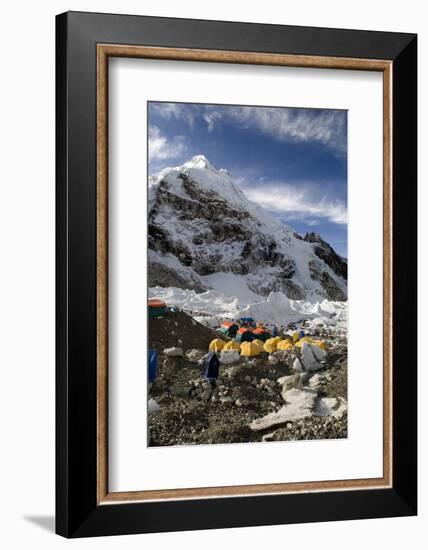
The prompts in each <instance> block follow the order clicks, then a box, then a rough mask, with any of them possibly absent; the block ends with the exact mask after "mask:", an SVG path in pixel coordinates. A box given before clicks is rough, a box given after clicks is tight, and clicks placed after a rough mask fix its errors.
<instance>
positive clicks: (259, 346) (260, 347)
mask: <svg viewBox="0 0 428 550" xmlns="http://www.w3.org/2000/svg"><path fill="white" fill-rule="evenodd" d="M251 343H252V344H254V345H255V346H257V347H258V348H259V349H260V351H265V349H264V343H263V342H262V341H261V340H259V339H258V338H256V339H255V340H253V341H252V342H251Z"/></svg>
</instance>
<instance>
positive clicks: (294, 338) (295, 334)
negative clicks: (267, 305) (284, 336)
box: [291, 330, 299, 342]
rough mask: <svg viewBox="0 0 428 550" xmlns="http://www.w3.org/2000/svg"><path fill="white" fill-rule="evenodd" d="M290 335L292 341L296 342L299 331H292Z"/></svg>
mask: <svg viewBox="0 0 428 550" xmlns="http://www.w3.org/2000/svg"><path fill="white" fill-rule="evenodd" d="M291 336H292V338H293V342H297V340H298V339H299V333H298V332H297V330H296V331H294V332H293V334H292V335H291Z"/></svg>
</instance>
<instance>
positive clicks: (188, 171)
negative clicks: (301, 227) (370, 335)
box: [149, 155, 346, 300]
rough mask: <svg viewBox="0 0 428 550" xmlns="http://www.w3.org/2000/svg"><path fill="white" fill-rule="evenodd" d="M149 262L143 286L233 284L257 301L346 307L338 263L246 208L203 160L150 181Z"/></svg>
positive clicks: (227, 180) (223, 176)
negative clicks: (283, 299)
mask: <svg viewBox="0 0 428 550" xmlns="http://www.w3.org/2000/svg"><path fill="white" fill-rule="evenodd" d="M149 260H150V262H151V267H150V268H149V269H150V270H151V272H150V273H149V276H150V278H151V283H150V286H156V285H160V286H178V287H181V288H188V289H192V288H193V289H195V290H202V289H207V288H216V284H217V283H218V282H220V285H223V282H224V281H226V280H228V281H229V282H230V281H231V280H232V279H233V281H232V282H233V285H232V286H233V287H234V289H235V290H236V288H238V289H240V288H241V287H242V288H243V289H244V290H245V288H246V289H247V291H250V292H253V293H255V294H257V295H259V296H266V295H268V294H269V292H271V291H280V292H284V293H285V294H286V295H287V296H288V297H289V298H292V299H302V298H309V299H311V298H313V297H314V298H316V299H319V298H329V299H334V300H344V299H346V261H345V260H343V259H342V258H340V257H338V256H337V254H336V253H335V252H334V250H333V249H332V248H331V247H330V246H329V245H328V243H326V242H325V241H323V240H322V238H321V237H319V236H318V235H315V234H308V235H307V236H305V238H302V237H300V236H299V235H297V234H296V233H295V232H294V230H293V229H292V228H291V227H289V226H287V225H285V224H283V223H281V222H280V221H278V220H276V219H275V218H273V217H272V215H271V214H270V213H269V212H268V211H267V210H265V209H264V208H262V207H261V206H259V205H258V204H256V203H254V202H252V201H250V200H249V199H248V198H247V197H246V195H245V193H244V191H243V190H242V189H241V187H240V185H238V184H237V183H236V182H235V181H234V180H233V178H232V177H231V176H230V175H229V173H228V172H227V170H224V169H220V170H217V169H216V168H215V167H214V166H213V165H212V164H211V162H210V161H209V160H208V159H207V158H206V157H205V156H204V155H196V156H194V157H193V158H192V159H191V160H189V161H188V162H185V163H184V164H183V165H181V166H176V167H171V168H170V167H168V168H164V169H163V170H161V171H160V172H158V173H157V174H154V175H153V176H150V178H149ZM226 274H227V276H226ZM217 275H218V277H217Z"/></svg>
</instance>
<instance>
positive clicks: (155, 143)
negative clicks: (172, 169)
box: [149, 126, 187, 162]
mask: <svg viewBox="0 0 428 550" xmlns="http://www.w3.org/2000/svg"><path fill="white" fill-rule="evenodd" d="M186 151H187V141H186V138H185V137H184V136H174V137H173V138H172V139H167V138H166V136H164V135H163V134H162V132H161V131H160V130H159V128H158V127H157V126H150V127H149V160H150V162H153V161H155V160H166V159H175V158H178V157H180V156H181V155H184V154H186Z"/></svg>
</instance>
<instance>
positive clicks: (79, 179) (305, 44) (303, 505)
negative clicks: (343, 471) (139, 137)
mask: <svg viewBox="0 0 428 550" xmlns="http://www.w3.org/2000/svg"><path fill="white" fill-rule="evenodd" d="M100 43H103V44H123V45H146V46H162V47H171V48H195V49H204V50H210V49H212V50H224V51H251V52H260V53H282V54H290V55H305V56H320V57H323V56H333V57H346V58H356V59H369V60H389V61H391V62H392V79H393V80H392V90H393V109H392V121H391V124H392V129H393V132H392V136H393V137H392V158H393V162H392V178H393V194H392V215H393V231H392V262H393V263H392V266H393V268H392V272H393V273H392V275H393V281H394V284H393V292H392V298H393V310H392V327H393V335H392V349H393V351H392V363H393V367H392V369H393V377H392V399H393V433H392V436H393V455H392V464H393V480H392V487H390V488H382V489H361V490H337V491H325V492H306V493H295V494H293V493H291V494H275V495H260V496H245V497H223V498H205V499H192V500H168V501H161V502H128V503H120V504H115V503H110V504H108V505H99V504H97V373H96V356H97V348H96V332H97V315H96V272H97V257H96V237H97V226H96V208H97V202H96V171H97V142H96V136H97V131H96V125H97V120H96V108H97V105H96V78H97V77H96V73H97V66H96V46H97V44H100ZM56 98H57V101H56V133H57V137H56V159H57V160H56V532H57V533H58V534H60V535H62V536H65V537H86V536H99V535H116V534H127V533H149V532H161V531H181V530H194V529H210V528H226V527H241V526H256V525H274V524H285V523H303V522H319V521H336V520H346V519H362V518H375V517H394V516H409V515H415V514H416V513H417V438H416V434H417V374H416V365H417V351H416V349H417V347H416V342H415V340H416V325H417V291H416V283H417V260H416V258H417V187H416V184H417V106H416V105H417V103H416V100H417V36H416V35H414V34H404V33H387V32H373V31H355V30H342V29H326V28H309V27H295V26H280V25H265V24H248V23H234V22H223V21H221V22H220V21H202V20H190V19H173V18H158V17H143V16H125V15H111V14H96V13H80V12H68V13H64V14H61V15H58V16H57V18H56ZM409 330H411V331H412V345H409V344H408V340H407V338H403V334H405V333H408V331H409Z"/></svg>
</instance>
